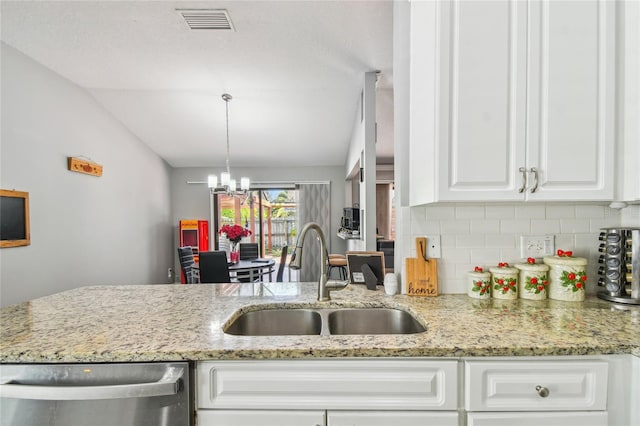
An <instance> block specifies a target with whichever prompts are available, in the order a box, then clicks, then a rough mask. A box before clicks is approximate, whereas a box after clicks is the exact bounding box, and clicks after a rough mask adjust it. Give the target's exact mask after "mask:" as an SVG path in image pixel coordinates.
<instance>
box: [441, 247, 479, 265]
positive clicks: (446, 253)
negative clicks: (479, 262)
mask: <svg viewBox="0 0 640 426" xmlns="http://www.w3.org/2000/svg"><path fill="white" fill-rule="evenodd" d="M470 254H471V253H470V252H469V250H468V249H463V248H452V247H442V259H440V262H439V263H444V264H445V265H448V264H450V263H452V264H453V263H469V262H471V257H470Z"/></svg>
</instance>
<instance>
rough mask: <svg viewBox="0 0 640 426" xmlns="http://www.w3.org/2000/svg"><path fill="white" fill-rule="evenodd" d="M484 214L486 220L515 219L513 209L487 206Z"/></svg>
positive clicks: (510, 207)
mask: <svg viewBox="0 0 640 426" xmlns="http://www.w3.org/2000/svg"><path fill="white" fill-rule="evenodd" d="M484 214H485V217H486V218H487V219H511V218H514V217H515V207H514V206H492V205H487V206H485V208H484Z"/></svg>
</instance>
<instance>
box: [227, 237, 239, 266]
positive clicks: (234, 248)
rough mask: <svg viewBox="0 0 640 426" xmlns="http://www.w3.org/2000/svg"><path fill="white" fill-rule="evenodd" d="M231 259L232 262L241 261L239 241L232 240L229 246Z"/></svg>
mask: <svg viewBox="0 0 640 426" xmlns="http://www.w3.org/2000/svg"><path fill="white" fill-rule="evenodd" d="M229 261H230V262H231V263H238V262H239V261H240V252H239V251H238V243H235V242H233V241H232V242H231V246H230V247H229Z"/></svg>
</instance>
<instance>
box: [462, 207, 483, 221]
mask: <svg viewBox="0 0 640 426" xmlns="http://www.w3.org/2000/svg"><path fill="white" fill-rule="evenodd" d="M483 218H484V206H461V207H456V219H483Z"/></svg>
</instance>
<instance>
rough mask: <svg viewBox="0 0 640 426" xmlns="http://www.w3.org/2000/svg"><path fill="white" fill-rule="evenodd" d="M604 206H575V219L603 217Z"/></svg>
mask: <svg viewBox="0 0 640 426" xmlns="http://www.w3.org/2000/svg"><path fill="white" fill-rule="evenodd" d="M605 209H608V208H607V207H605V206H596V205H579V206H576V218H579V219H598V218H603V217H604V216H605Z"/></svg>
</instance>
